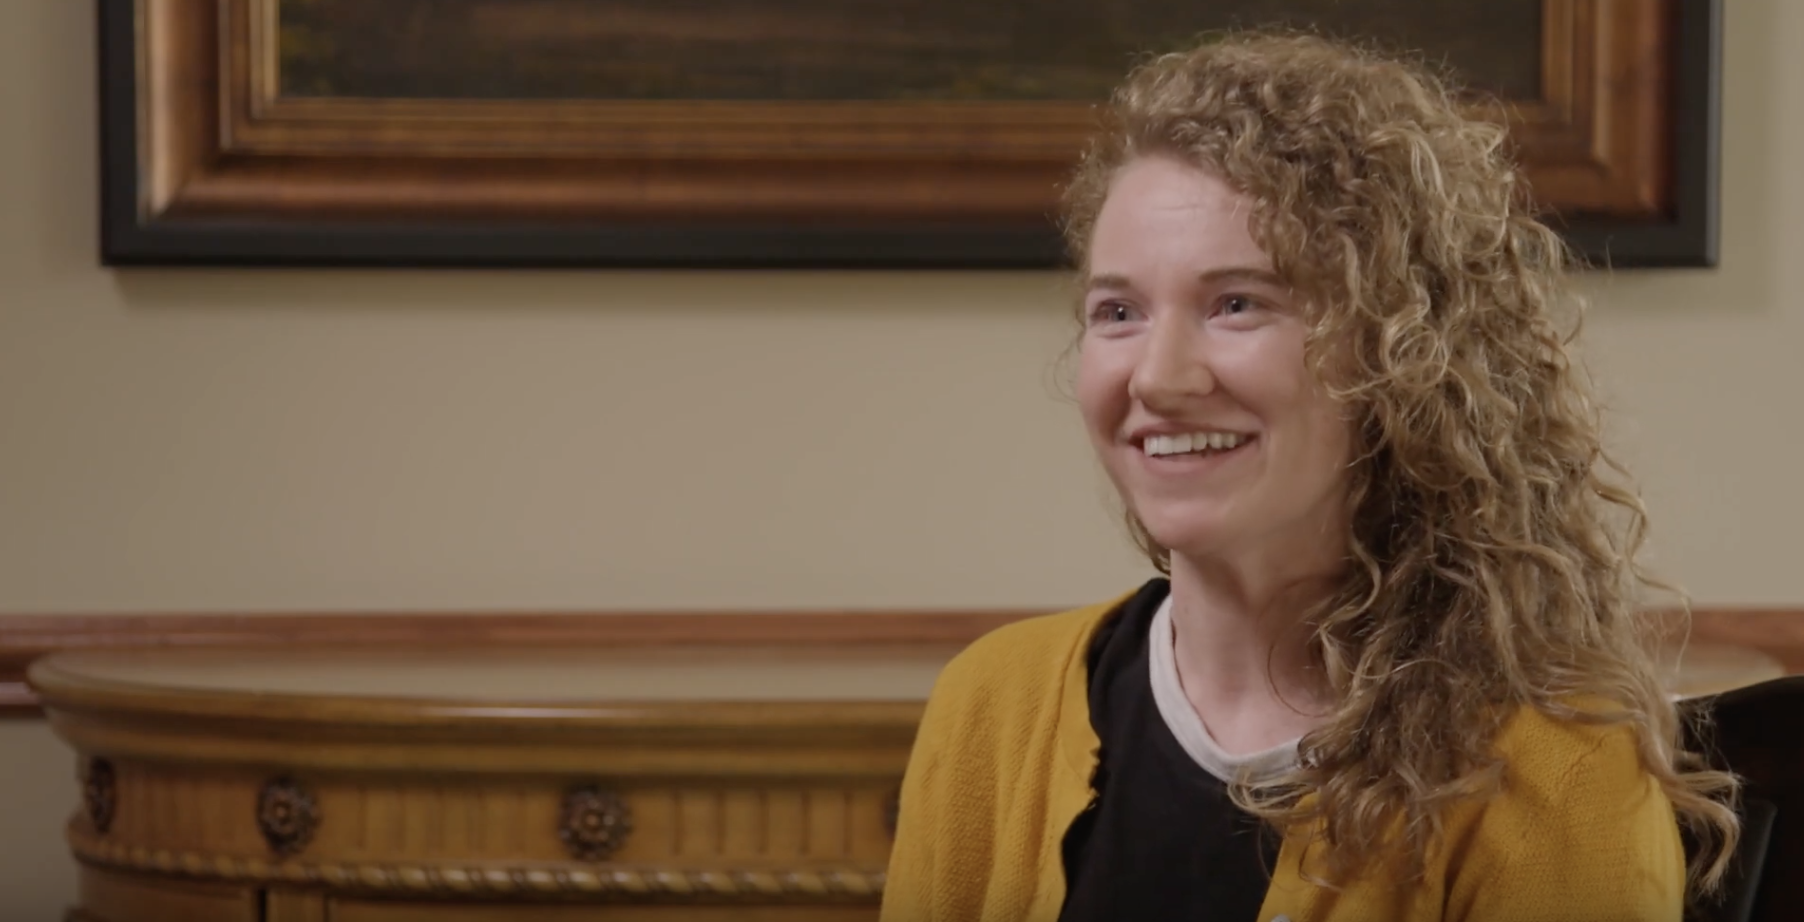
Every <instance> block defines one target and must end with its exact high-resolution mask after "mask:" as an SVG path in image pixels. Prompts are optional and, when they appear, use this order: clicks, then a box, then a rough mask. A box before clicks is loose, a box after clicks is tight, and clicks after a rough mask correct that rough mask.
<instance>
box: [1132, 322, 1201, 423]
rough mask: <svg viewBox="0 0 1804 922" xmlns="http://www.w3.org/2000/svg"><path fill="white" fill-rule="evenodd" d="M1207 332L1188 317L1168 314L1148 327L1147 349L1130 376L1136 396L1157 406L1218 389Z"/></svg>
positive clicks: (1199, 395)
mask: <svg viewBox="0 0 1804 922" xmlns="http://www.w3.org/2000/svg"><path fill="white" fill-rule="evenodd" d="M1204 335H1205V334H1204V333H1203V331H1201V330H1198V329H1197V328H1196V326H1195V325H1194V324H1193V323H1192V322H1190V318H1188V317H1174V316H1172V315H1171V314H1167V315H1166V316H1165V317H1161V318H1159V320H1158V321H1155V322H1154V323H1153V325H1152V328H1151V329H1150V330H1148V331H1147V339H1146V349H1145V351H1143V352H1142V353H1141V355H1140V361H1139V362H1138V363H1137V364H1136V365H1135V367H1134V374H1133V377H1132V378H1130V379H1129V380H1128V393H1129V395H1130V396H1132V397H1133V398H1134V399H1135V400H1138V401H1139V402H1141V403H1143V404H1145V405H1147V406H1148V407H1154V408H1157V407H1158V406H1160V405H1168V404H1172V403H1181V402H1182V401H1184V400H1185V399H1186V398H1195V397H1201V396H1203V395H1205V394H1208V393H1210V392H1211V391H1213V390H1215V373H1214V370H1213V369H1212V368H1211V367H1210V364H1209V358H1208V350H1207V349H1205V348H1204V346H1205V343H1204V342H1203V337H1204Z"/></svg>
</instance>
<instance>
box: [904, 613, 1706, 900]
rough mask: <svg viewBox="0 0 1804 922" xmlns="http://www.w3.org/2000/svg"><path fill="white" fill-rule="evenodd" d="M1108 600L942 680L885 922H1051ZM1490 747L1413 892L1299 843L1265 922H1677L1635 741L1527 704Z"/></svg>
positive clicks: (1669, 873)
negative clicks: (1498, 784) (1484, 771)
mask: <svg viewBox="0 0 1804 922" xmlns="http://www.w3.org/2000/svg"><path fill="white" fill-rule="evenodd" d="M1117 604H1119V602H1115V603H1109V604H1106V605H1098V606H1094V607H1091V608H1084V609H1079V610H1077V611H1072V612H1067V613H1065V614H1061V615H1051V616H1047V617H1043V618H1035V619H1031V620H1028V621H1023V622H1019V623H1017V624H1013V625H1010V626H1008V627H1006V628H1003V629H1001V630H998V631H995V632H993V633H991V634H990V635H988V636H986V637H984V638H982V639H981V640H979V641H977V642H976V643H975V644H973V645H972V646H971V647H970V648H969V649H967V650H966V651H964V652H963V653H961V654H960V655H959V656H958V657H957V658H955V659H954V660H953V661H952V662H951V663H950V664H949V665H948V666H947V667H946V669H945V671H944V672H943V673H942V674H941V675H940V678H939V681H938V684H937V685H936V686H935V688H934V691H933V695H932V696H931V698H930V700H929V702H928V705H927V710H926V714H925V716H924V718H923V720H922V723H921V728H920V733H919V736H918V737H917V738H916V742H915V748H914V752H913V755H912V757H911V758H910V761H909V766H908V773H907V776H906V778H905V780H904V781H903V784H902V797H901V812H900V816H899V818H898V821H897V828H896V841H895V848H894V851H893V852H892V854H891V859H890V866H889V878H888V883H887V885H886V887H885V891H884V897H883V911H882V922H955V920H956V922H1016V920H1022V922H1026V920H1032V922H1052V920H1055V919H1056V918H1057V917H1058V914H1059V908H1060V906H1061V904H1062V903H1063V901H1064V898H1065V875H1064V867H1063V863H1062V859H1061V853H1060V846H1061V842H1062V840H1063V837H1064V835H1065V830H1066V828H1067V827H1069V826H1070V825H1071V821H1072V820H1073V819H1074V818H1075V817H1076V816H1077V815H1078V813H1079V812H1080V811H1081V810H1082V809H1083V808H1084V807H1085V806H1086V805H1087V804H1088V802H1089V800H1090V797H1091V790H1090V777H1091V773H1092V771H1093V769H1094V768H1095V766H1096V759H1097V748H1098V742H1097V738H1096V734H1095V732H1094V730H1093V729H1092V728H1091V725H1090V714H1089V700H1088V684H1089V683H1088V670H1087V665H1086V660H1085V655H1086V653H1087V651H1088V649H1089V644H1090V640H1091V637H1092V635H1093V634H1094V632H1095V630H1096V628H1097V627H1098V626H1099V625H1100V624H1101V623H1102V622H1103V620H1104V618H1105V617H1106V616H1107V615H1108V614H1109V613H1110V612H1111V611H1112V610H1113V609H1114V607H1115V606H1116V605H1117ZM1497 747H1498V752H1499V753H1500V754H1501V755H1502V756H1503V757H1504V758H1505V760H1506V762H1507V765H1508V774H1507V782H1506V784H1505V786H1504V790H1503V791H1502V792H1501V793H1500V794H1499V795H1497V796H1495V797H1493V798H1491V799H1489V800H1488V801H1485V802H1474V803H1471V804H1469V805H1467V806H1465V807H1462V808H1460V809H1456V810H1454V811H1452V812H1451V814H1450V815H1449V816H1448V818H1447V822H1446V826H1445V835H1444V836H1443V838H1442V840H1441V842H1440V844H1439V845H1438V846H1437V847H1436V848H1435V849H1434V850H1433V851H1432V852H1431V853H1430V855H1429V856H1428V874H1427V877H1426V879H1425V880H1424V881H1423V882H1421V883H1418V884H1415V885H1413V886H1409V887H1402V886H1395V885H1390V884H1388V883H1387V882H1386V881H1385V880H1381V879H1376V880H1367V879H1361V880H1357V881H1353V882H1351V883H1350V884H1348V885H1346V886H1344V887H1341V888H1339V889H1332V888H1328V887H1324V886H1320V885H1317V884H1313V883H1310V882H1308V881H1309V876H1308V875H1307V874H1306V873H1305V869H1304V867H1303V860H1304V852H1305V846H1306V845H1307V844H1308V843H1309V840H1310V839H1311V836H1310V835H1309V834H1307V833H1292V834H1291V835H1289V836H1287V837H1286V838H1285V839H1284V842H1283V844H1282V846H1281V847H1280V849H1279V853H1278V861H1277V864H1276V866H1275V868H1274V870H1273V877H1272V880H1271V883H1270V884H1269V885H1268V887H1267V889H1266V894H1265V900H1264V905H1263V906H1262V908H1261V909H1260V913H1259V922H1273V920H1287V922H1429V920H1448V922H1679V920H1680V918H1681V916H1682V914H1683V902H1684V888H1685V867H1684V865H1685V856H1684V852H1683V846H1682V845H1681V842H1680V839H1679V831H1678V825H1677V823H1676V821H1675V818H1674V814H1673V810H1672V805H1671V803H1670V802H1669V801H1668V800H1667V799H1666V796H1665V795H1664V794H1663V793H1662V792H1661V791H1660V789H1659V787H1658V786H1657V785H1656V784H1654V782H1653V780H1652V779H1651V778H1650V777H1649V776H1648V775H1646V774H1645V773H1644V772H1643V771H1642V769H1641V766H1640V762H1639V759H1638V757H1637V755H1636V751H1635V746H1634V742H1633V740H1632V739H1631V737H1630V734H1629V733H1628V731H1626V730H1623V729H1620V728H1599V727H1591V726H1581V725H1574V724H1569V723H1565V722H1560V721H1555V720H1553V719H1550V718H1547V717H1545V716H1543V715H1541V714H1540V713H1539V712H1535V711H1531V710H1528V709H1524V711H1523V712H1522V713H1521V714H1519V715H1517V716H1516V717H1515V718H1514V719H1513V720H1512V721H1510V722H1509V723H1508V724H1507V726H1506V728H1505V730H1504V732H1503V734H1502V735H1501V737H1500V739H1499V741H1498V743H1497ZM1309 871H1311V872H1313V873H1314V874H1315V877H1316V879H1320V877H1321V875H1320V873H1319V872H1317V871H1316V870H1315V866H1314V864H1313V863H1312V864H1311V866H1310V868H1309Z"/></svg>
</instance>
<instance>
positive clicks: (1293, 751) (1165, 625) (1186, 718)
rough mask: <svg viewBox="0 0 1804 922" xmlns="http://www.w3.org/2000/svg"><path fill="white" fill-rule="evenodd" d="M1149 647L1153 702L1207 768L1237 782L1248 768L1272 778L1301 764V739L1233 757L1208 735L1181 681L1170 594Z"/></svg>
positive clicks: (1188, 750)
mask: <svg viewBox="0 0 1804 922" xmlns="http://www.w3.org/2000/svg"><path fill="white" fill-rule="evenodd" d="M1146 646H1147V649H1148V651H1149V652H1150V655H1151V657H1152V664H1151V665H1152V685H1153V703H1154V704H1156V705H1157V706H1158V708H1159V716H1160V717H1163V718H1164V719H1165V725H1166V726H1167V727H1169V728H1171V735H1172V736H1175V737H1177V738H1178V745H1180V746H1183V747H1184V751H1185V752H1186V753H1188V754H1189V755H1190V758H1191V759H1192V760H1194V761H1195V762H1196V764H1197V765H1199V766H1202V769H1203V770H1204V771H1206V772H1208V773H1209V774H1211V775H1214V776H1215V777H1217V778H1220V779H1221V780H1222V781H1225V782H1229V783H1232V782H1234V781H1235V780H1236V779H1238V778H1239V777H1240V776H1241V773H1242V772H1243V771H1245V772H1248V773H1249V777H1250V778H1252V779H1254V780H1257V779H1262V778H1270V777H1273V776H1275V775H1278V774H1280V773H1282V772H1285V771H1288V770H1290V769H1292V768H1294V767H1296V764H1297V740H1291V741H1289V742H1287V743H1280V744H1278V745H1277V746H1273V747H1272V748H1270V749H1266V750H1262V751H1260V752H1251V753H1247V754H1245V755H1230V754H1229V753H1227V752H1226V751H1224V750H1223V749H1222V748H1221V745H1220V744H1218V743H1216V742H1215V738H1214V737H1212V736H1210V735H1209V729H1208V728H1207V727H1205V726H1203V720H1202V718H1200V717H1198V716H1197V714H1196V709H1195V708H1192V707H1191V706H1190V699H1189V698H1187V697H1185V695H1184V685H1183V683H1182V682H1181V681H1179V679H1178V652H1177V644H1176V641H1175V640H1174V634H1173V630H1172V624H1171V596H1170V595H1169V594H1168V595H1166V596H1165V601H1163V602H1160V603H1159V610H1158V611H1157V612H1156V613H1154V615H1153V624H1152V636H1151V637H1150V638H1149V642H1148V643H1147V645H1146Z"/></svg>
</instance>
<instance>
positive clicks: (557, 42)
mask: <svg viewBox="0 0 1804 922" xmlns="http://www.w3.org/2000/svg"><path fill="white" fill-rule="evenodd" d="M279 9H280V11H281V18H280V22H281V31H280V35H281V86H282V92H283V94H284V95H286V96H311V97H321V96H324V97H361V98H404V99H600V100H738V101H749V100H798V101H803V100H805V101H829V100H944V101H958V100H1007V101H1022V100H1063V101H1074V100H1097V99H1101V98H1103V97H1104V96H1105V95H1106V94H1107V92H1108V90H1109V88H1110V87H1111V86H1113V85H1114V84H1115V83H1116V82H1117V81H1118V80H1119V79H1120V77H1121V75H1122V73H1123V72H1124V71H1125V70H1126V69H1127V67H1128V66H1129V65H1130V64H1131V63H1132V62H1133V60H1134V59H1135V58H1136V57H1137V56H1138V55H1141V54H1144V53H1146V52H1156V51H1162V50H1169V49H1172V48H1176V47H1180V46H1183V45H1186V44H1189V43H1191V42H1192V41H1194V40H1196V38H1197V37H1198V36H1199V35H1202V34H1204V33H1207V32H1210V31H1214V30H1221V29H1227V28H1233V27H1237V26H1258V25H1288V26H1292V27H1307V28H1314V29H1318V30H1320V31H1323V32H1327V33H1330V34H1336V35H1342V36H1353V37H1362V38H1367V39H1370V40H1373V41H1375V42H1377V43H1378V44H1380V45H1382V46H1385V47H1388V48H1392V49H1404V50H1410V51H1415V52H1419V53H1420V54H1421V55H1423V56H1424V57H1426V58H1427V59H1428V60H1430V61H1432V62H1434V63H1436V64H1442V65H1447V66H1450V67H1451V68H1452V69H1453V70H1454V71H1455V72H1456V73H1457V74H1458V75H1459V76H1460V77H1461V79H1462V80H1463V81H1464V82H1465V83H1466V84H1468V85H1469V86H1470V87H1472V88H1473V89H1474V90H1476V91H1479V92H1484V93H1489V94H1495V95H1500V96H1503V97H1505V98H1531V97H1534V96H1536V95H1538V92H1537V91H1538V87H1539V82H1540V80H1539V75H1540V62H1541V54H1540V33H1541V21H1540V9H1541V3H1540V0H1486V2H1484V3H1449V2H1446V0H1230V2H1208V0H280V6H279Z"/></svg>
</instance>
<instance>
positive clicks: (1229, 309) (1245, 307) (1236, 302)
mask: <svg viewBox="0 0 1804 922" xmlns="http://www.w3.org/2000/svg"><path fill="white" fill-rule="evenodd" d="M1257 306H1258V305H1257V304H1255V303H1254V302H1253V299H1252V298H1249V297H1246V296H1245V295H1229V296H1227V297H1225V298H1223V299H1222V300H1221V312H1222V313H1224V314H1230V315H1232V314H1244V313H1246V312H1247V311H1250V310H1252V309H1253V308H1255V307H1257Z"/></svg>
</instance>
